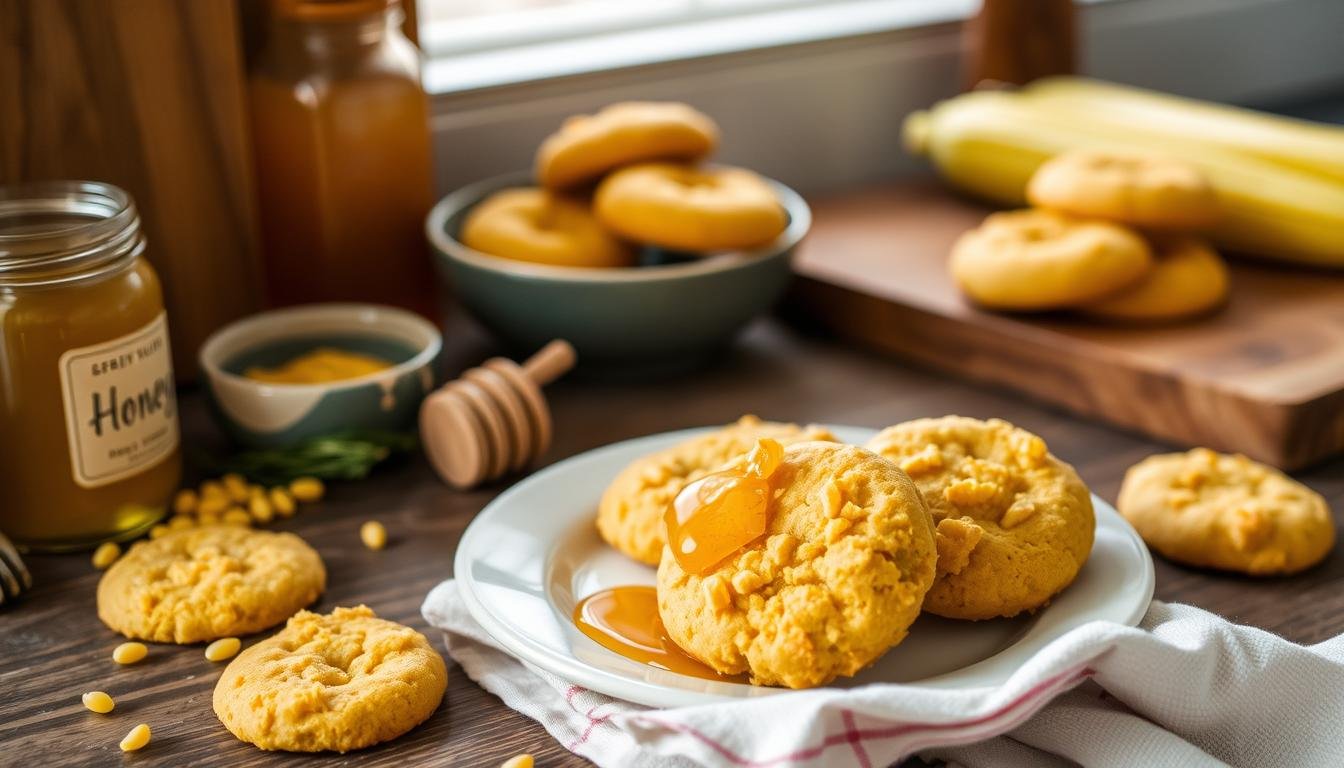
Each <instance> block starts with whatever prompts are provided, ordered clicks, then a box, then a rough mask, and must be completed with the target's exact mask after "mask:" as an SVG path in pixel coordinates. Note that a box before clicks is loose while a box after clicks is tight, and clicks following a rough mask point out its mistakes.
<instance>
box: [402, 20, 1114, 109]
mask: <svg viewBox="0 0 1344 768" xmlns="http://www.w3.org/2000/svg"><path fill="white" fill-rule="evenodd" d="M1097 1H1098V0H1091V2H1097ZM978 6H979V0H935V1H933V2H930V0H850V1H849V2H837V3H833V4H826V5H820V6H815V5H814V6H805V7H799V8H785V9H779V10H773V11H765V12H760V13H751V14H744V15H738V16H729V17H723V18H715V19H706V20H702V21H693V22H685V23H678V24H671V25H666V26H657V27H651V28H645V29H634V30H627V31H617V32H610V33H606V34H599V35H593V36H589V37H580V38H573V39H566V40H555V41H547V42H539V43H533V44H528V45H521V46H514V47H508V48H500V49H495V50H484V51H476V52H468V53H459V54H444V55H440V56H433V57H431V58H430V60H429V61H428V62H427V63H426V65H425V68H424V84H425V90H426V91H427V92H428V93H430V94H431V95H441V94H451V93H465V92H468V91H478V90H483V89H487V88H493V87H499V86H506V85H515V84H518V83H526V82H533V81H539V80H550V79H554V78H560V77H569V76H573V75H582V74H589V73H593V72H601V71H607V70H618V69H628V68H632V67H640V66H646V65H649V64H659V63H664V62H669V61H679V60H685V59H696V58H703V57H707V56H717V55H722V54H728V53H737V52H742V51H750V50H757V49H762V48H773V47H778V46H784V45H796V44H799V43H810V42H817V41H821V40H830V39H835V38H843V37H851V36H856V35H865V34H875V33H880V32H889V31H892V30H899V29H913V28H919V27H926V26H931V25H935V24H942V23H947V22H952V21H959V20H961V19H964V18H966V16H967V15H969V14H970V13H972V12H973V11H974V10H975V9H976V8H977V7H978ZM424 43H425V47H426V49H428V50H430V51H433V50H434V49H435V44H434V41H433V30H432V28H430V29H427V30H426V39H425V40H424Z"/></svg>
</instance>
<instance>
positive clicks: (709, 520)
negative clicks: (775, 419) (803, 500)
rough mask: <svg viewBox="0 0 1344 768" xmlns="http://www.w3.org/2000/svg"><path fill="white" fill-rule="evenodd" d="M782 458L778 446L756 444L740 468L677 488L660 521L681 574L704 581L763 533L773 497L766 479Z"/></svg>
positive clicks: (782, 451) (770, 442) (707, 476)
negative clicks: (665, 527)
mask: <svg viewBox="0 0 1344 768" xmlns="http://www.w3.org/2000/svg"><path fill="white" fill-rule="evenodd" d="M783 459H784V447H783V446H782V445H780V444H779V443H778V442H777V441H775V440H770V439H768V438H767V439H763V440H759V441H757V443H756V447H755V448H753V449H752V451H751V453H750V454H749V455H748V457H747V462H746V466H744V467H743V468H742V469H740V470H736V469H734V470H726V471H724V472H715V473H714V474H711V475H706V476H705V477H702V478H700V479H699V480H696V481H694V482H691V483H688V484H687V485H686V487H685V488H683V489H681V492H680V493H678V494H677V497H676V498H675V499H673V501H672V503H671V504H670V505H669V506H668V509H667V512H666V513H665V514H664V517H663V522H664V524H665V525H666V526H667V543H668V546H670V547H671V548H672V556H673V557H674V558H676V561H677V565H679V566H681V569H682V570H683V571H685V572H687V573H690V574H695V575H697V576H703V575H705V574H707V573H709V572H710V571H712V570H713V569H714V567H715V566H716V565H718V564H719V563H721V562H723V561H724V560H726V559H728V558H729V557H731V556H733V555H734V554H736V553H737V552H738V551H740V550H741V549H742V548H743V547H745V546H747V545H748V544H750V543H751V542H753V541H755V540H756V539H758V538H760V537H761V535H762V534H764V533H765V528H766V524H767V523H768V522H769V519H768V517H767V512H768V510H769V507H770V501H771V494H772V493H773V492H774V491H773V488H772V487H771V485H770V477H771V476H772V475H773V474H774V473H775V470H776V469H778V468H779V465H780V462H782V461H783Z"/></svg>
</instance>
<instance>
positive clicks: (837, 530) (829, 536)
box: [823, 517, 853, 544]
mask: <svg viewBox="0 0 1344 768" xmlns="http://www.w3.org/2000/svg"><path fill="white" fill-rule="evenodd" d="M851 525H853V523H851V522H850V521H849V519H848V518H844V517H837V518H835V519H834V520H830V521H827V523H826V530H825V532H824V534H823V536H824V537H825V538H826V543H827V544H834V543H835V542H837V541H839V540H840V537H841V536H844V535H845V531H848V530H849V526H851Z"/></svg>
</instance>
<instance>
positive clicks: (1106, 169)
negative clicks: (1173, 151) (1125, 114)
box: [1027, 150, 1219, 230]
mask: <svg viewBox="0 0 1344 768" xmlns="http://www.w3.org/2000/svg"><path fill="white" fill-rule="evenodd" d="M1027 199H1028V200H1030V201H1031V203H1032V205H1038V206H1041V207H1042V208H1050V209H1053V210H1056V211H1062V212H1064V213H1071V214H1074V215H1076V216H1085V217H1087V218H1093V219H1104V220H1106V221H1114V222H1117V223H1120V224H1130V225H1133V226H1136V227H1145V228H1150V229H1173V230H1199V229H1205V228H1207V227H1209V226H1211V225H1212V224H1213V223H1214V222H1215V221H1217V220H1218V214H1219V211H1218V196H1217V195H1216V194H1215V193H1214V190H1213V186H1212V185H1210V184H1209V181H1208V179H1206V178H1205V177H1204V174H1203V173H1201V172H1200V170H1199V169H1198V168H1196V167H1194V166H1192V165H1190V164H1188V163H1184V162H1181V161H1180V160H1176V159H1173V158H1168V157H1163V156H1161V155H1147V154H1122V153H1115V152H1101V151H1097V150H1073V151H1070V152H1064V153H1062V154H1059V155H1056V156H1055V157H1053V158H1051V159H1049V160H1047V161H1045V162H1044V163H1042V164H1041V167H1040V168H1037V169H1036V173H1035V174H1033V175H1032V177H1031V181H1030V182H1028V183H1027Z"/></svg>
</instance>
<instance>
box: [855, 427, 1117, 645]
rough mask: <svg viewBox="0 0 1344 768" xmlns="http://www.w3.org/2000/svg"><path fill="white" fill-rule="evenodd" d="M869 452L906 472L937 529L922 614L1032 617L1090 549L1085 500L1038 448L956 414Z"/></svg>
mask: <svg viewBox="0 0 1344 768" xmlns="http://www.w3.org/2000/svg"><path fill="white" fill-rule="evenodd" d="M868 448H869V449H870V450H873V451H876V452H877V453H879V454H881V455H883V456H885V457H887V458H888V459H891V460H892V461H894V462H895V463H896V464H897V465H898V466H899V467H900V468H901V469H903V470H905V471H906V472H907V473H909V475H910V477H911V478H912V479H913V480H914V481H915V484H916V485H918V486H919V490H920V492H922V493H923V494H924V500H925V501H926V502H928V505H929V512H930V513H931V514H932V515H933V521H934V524H935V525H936V529H937V543H938V579H937V581H935V582H934V584H933V588H932V589H930V590H929V594H928V596H927V597H926V598H925V599H924V610H926V611H928V612H930V613H935V614H937V615H939V616H945V617H947V618H950V619H990V618H994V617H996V616H1016V615H1017V614H1019V613H1021V612H1023V611H1035V610H1036V609H1037V608H1040V607H1041V606H1043V605H1045V604H1046V603H1047V602H1049V600H1050V598H1051V597H1053V596H1054V595H1055V594H1056V593H1058V592H1059V591H1060V590H1062V589H1064V588H1065V587H1067V586H1068V585H1069V584H1070V583H1072V582H1073V579H1074V577H1075V576H1077V575H1078V570H1079V569H1080V568H1082V567H1083V563H1084V562H1086V561H1087V556H1088V554H1090V553H1091V551H1092V537H1093V533H1094V530H1093V529H1094V527H1095V521H1094V519H1093V513H1092V496H1091V494H1090V493H1089V492H1088V490H1087V486H1086V485H1084V484H1083V481H1082V480H1081V479H1079V477H1078V474H1077V473H1076V472H1074V471H1073V467H1071V466H1069V465H1068V464H1065V463H1064V462H1062V461H1060V460H1059V459H1057V458H1055V457H1054V456H1053V455H1051V454H1050V452H1049V451H1048V450H1047V448H1046V445H1045V441H1044V440H1042V439H1041V438H1039V437H1037V436H1036V435H1033V434H1032V433H1030V432H1028V431H1026V430H1024V429H1019V428H1017V427H1015V426H1013V425H1012V424H1009V423H1008V422H1006V421H1001V420H999V419H990V420H989V421H980V420H979V419H970V418H965V417H962V416H944V417H943V418H940V419H918V420H916V421H907V422H905V423H904V424H897V425H896V426H894V427H887V428H886V429H884V430H882V431H881V432H880V433H878V434H877V435H876V436H875V437H873V439H872V440H870V441H869V442H868Z"/></svg>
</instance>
